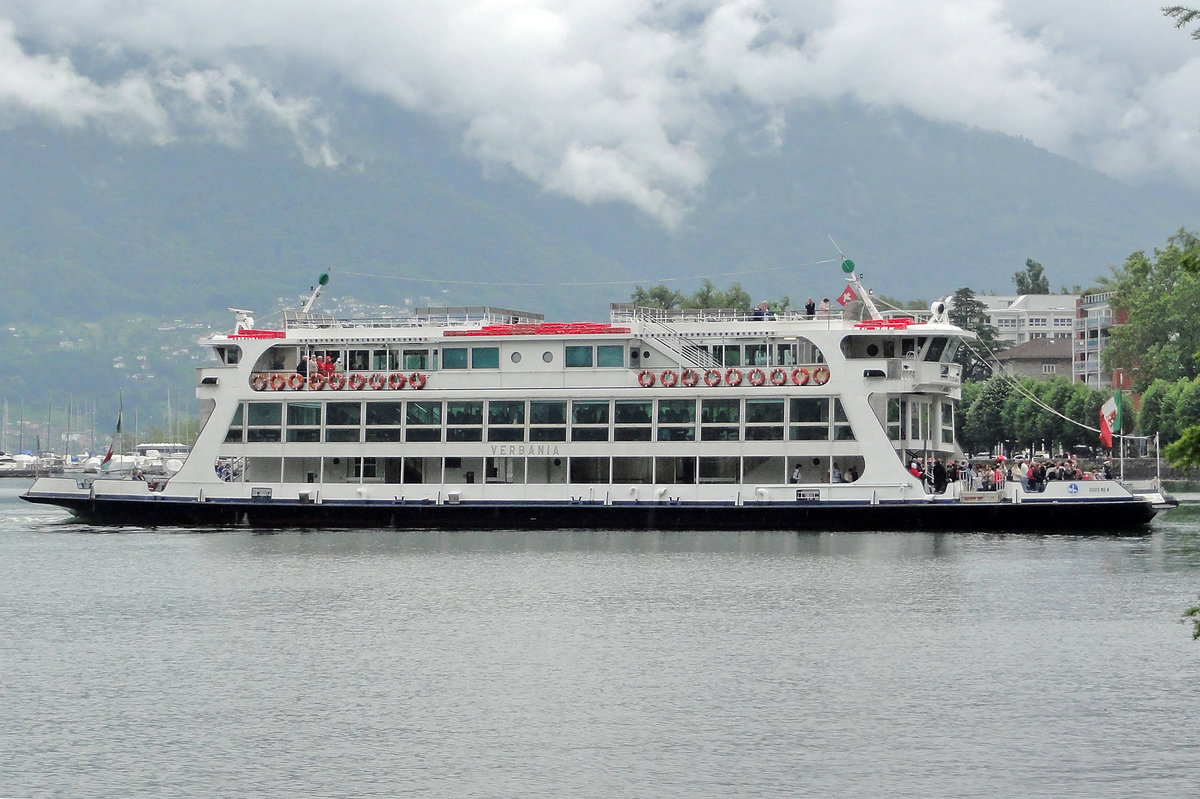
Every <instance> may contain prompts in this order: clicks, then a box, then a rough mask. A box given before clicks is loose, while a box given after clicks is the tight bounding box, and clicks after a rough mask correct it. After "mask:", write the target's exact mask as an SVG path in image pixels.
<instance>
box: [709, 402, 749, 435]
mask: <svg viewBox="0 0 1200 799" xmlns="http://www.w3.org/2000/svg"><path fill="white" fill-rule="evenodd" d="M741 413H742V401H741V400H736V399H728V398H722V399H703V400H700V425H701V427H700V431H701V432H700V437H701V439H703V440H704V441H737V440H738V438H739V437H740V428H739V423H740V422H741Z"/></svg>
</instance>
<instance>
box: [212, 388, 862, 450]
mask: <svg viewBox="0 0 1200 799" xmlns="http://www.w3.org/2000/svg"><path fill="white" fill-rule="evenodd" d="M697 435H699V440H701V441H739V440H747V441H781V440H784V439H785V438H787V439H790V440H793V441H820V440H830V439H832V440H838V441H852V440H854V433H853V431H852V430H851V428H850V423H849V422H848V421H847V419H846V414H845V411H844V410H843V408H842V404H841V400H839V399H838V398H836V397H794V398H790V399H786V400H785V399H728V398H712V399H690V398H689V399H657V400H653V399H646V400H640V399H639V400H570V401H567V400H445V401H443V400H409V401H378V402H376V401H366V402H338V401H329V402H244V403H241V404H240V405H239V406H238V409H237V411H236V413H235V415H234V419H233V423H232V424H231V425H230V428H229V431H228V432H227V434H226V437H225V440H226V441H227V442H231V443H238V442H246V443H263V442H278V441H288V442H318V441H327V442H358V441H367V442H387V441H411V442H430V441H443V440H444V441H449V442H455V441H567V440H571V441H609V440H612V441H652V440H657V441H695V440H697ZM568 436H569V439H568Z"/></svg>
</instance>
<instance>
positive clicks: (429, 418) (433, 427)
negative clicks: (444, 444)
mask: <svg viewBox="0 0 1200 799" xmlns="http://www.w3.org/2000/svg"><path fill="white" fill-rule="evenodd" d="M404 421H405V435H404V438H405V440H406V441H441V440H442V403H440V402H414V401H410V402H407V403H405V405H404Z"/></svg>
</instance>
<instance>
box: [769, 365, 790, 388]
mask: <svg viewBox="0 0 1200 799" xmlns="http://www.w3.org/2000/svg"><path fill="white" fill-rule="evenodd" d="M786 382H787V372H785V371H784V370H783V369H780V368H779V367H778V366H776V367H775V368H774V369H772V370H771V385H773V386H782V385H783V384H784V383H786Z"/></svg>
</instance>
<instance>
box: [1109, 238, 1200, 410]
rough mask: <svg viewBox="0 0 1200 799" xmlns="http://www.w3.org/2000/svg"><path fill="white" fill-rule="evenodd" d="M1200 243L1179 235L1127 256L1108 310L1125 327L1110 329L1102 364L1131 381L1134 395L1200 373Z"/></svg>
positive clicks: (1190, 377)
mask: <svg viewBox="0 0 1200 799" xmlns="http://www.w3.org/2000/svg"><path fill="white" fill-rule="evenodd" d="M1197 263H1200V239H1197V237H1196V236H1195V234H1193V233H1189V232H1187V231H1185V230H1182V229H1181V230H1180V231H1179V232H1177V233H1176V234H1175V235H1173V236H1171V238H1170V239H1168V240H1167V247H1166V248H1164V249H1161V250H1159V249H1156V250H1155V251H1154V258H1153V260H1152V259H1151V258H1149V257H1148V256H1147V255H1146V253H1145V252H1144V251H1138V252H1135V253H1133V254H1132V255H1130V256H1129V257H1128V258H1127V259H1126V260H1125V264H1124V266H1123V268H1122V273H1121V280H1120V283H1119V285H1118V287H1117V289H1116V291H1115V292H1114V294H1113V298H1112V306H1113V308H1115V309H1118V310H1120V311H1123V312H1124V313H1125V314H1126V316H1127V319H1126V321H1125V323H1124V324H1121V325H1117V326H1116V327H1114V328H1113V329H1112V333H1111V335H1110V337H1109V341H1108V346H1107V347H1106V348H1105V350H1104V355H1103V358H1104V365H1105V366H1106V367H1107V368H1108V369H1122V370H1124V371H1125V372H1126V374H1129V375H1131V376H1132V377H1133V390H1134V391H1135V392H1142V391H1145V390H1146V388H1147V386H1149V385H1150V383H1151V382H1153V381H1154V380H1156V379H1162V380H1166V381H1168V382H1174V381H1175V380H1178V379H1180V378H1188V379H1189V380H1190V379H1192V378H1195V377H1196V376H1197V375H1198V374H1200V270H1197V269H1196V267H1195V264H1197Z"/></svg>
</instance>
